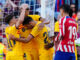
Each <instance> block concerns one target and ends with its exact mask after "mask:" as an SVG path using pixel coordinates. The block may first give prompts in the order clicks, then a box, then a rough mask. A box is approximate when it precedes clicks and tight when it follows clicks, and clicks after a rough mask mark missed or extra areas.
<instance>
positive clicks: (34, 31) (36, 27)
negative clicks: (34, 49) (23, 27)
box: [31, 25, 40, 37]
mask: <svg viewBox="0 0 80 60" xmlns="http://www.w3.org/2000/svg"><path fill="white" fill-rule="evenodd" d="M39 33H40V31H39V29H38V25H37V26H35V27H34V28H33V29H32V31H31V35H33V36H34V37H36V36H37V35H38V34H39Z"/></svg>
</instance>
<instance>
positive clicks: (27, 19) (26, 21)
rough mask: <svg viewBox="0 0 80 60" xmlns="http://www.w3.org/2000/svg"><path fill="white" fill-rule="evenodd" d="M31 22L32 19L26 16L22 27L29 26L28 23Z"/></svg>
mask: <svg viewBox="0 0 80 60" xmlns="http://www.w3.org/2000/svg"><path fill="white" fill-rule="evenodd" d="M31 21H33V19H32V18H31V17H29V16H26V17H25V18H24V21H23V25H25V24H29V22H31Z"/></svg>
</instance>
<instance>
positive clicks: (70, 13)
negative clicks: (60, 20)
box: [60, 4, 73, 17]
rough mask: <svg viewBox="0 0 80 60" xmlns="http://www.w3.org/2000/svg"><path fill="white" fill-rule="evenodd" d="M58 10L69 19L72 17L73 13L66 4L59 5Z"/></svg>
mask: <svg viewBox="0 0 80 60" xmlns="http://www.w3.org/2000/svg"><path fill="white" fill-rule="evenodd" d="M60 9H63V10H64V12H65V13H68V14H69V16H70V17H71V16H72V13H73V12H72V10H71V8H70V6H69V5H67V4H64V5H61V7H60Z"/></svg>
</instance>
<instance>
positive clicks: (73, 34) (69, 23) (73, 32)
mask: <svg viewBox="0 0 80 60" xmlns="http://www.w3.org/2000/svg"><path fill="white" fill-rule="evenodd" d="M59 29H60V31H59V34H58V36H57V37H56V38H55V41H57V40H60V43H59V45H58V48H57V51H62V52H71V53H74V52H75V47H74V40H75V39H76V38H77V24H76V21H75V20H74V19H72V18H70V17H69V16H65V17H63V18H61V19H60V21H59Z"/></svg>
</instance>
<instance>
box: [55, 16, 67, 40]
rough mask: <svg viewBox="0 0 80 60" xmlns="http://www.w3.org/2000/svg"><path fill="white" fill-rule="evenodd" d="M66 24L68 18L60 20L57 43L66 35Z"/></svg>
mask: <svg viewBox="0 0 80 60" xmlns="http://www.w3.org/2000/svg"><path fill="white" fill-rule="evenodd" d="M65 22H66V17H65V18H61V19H60V20H59V34H58V36H57V37H56V38H55V41H57V40H60V39H62V37H63V36H64V35H65Z"/></svg>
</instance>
